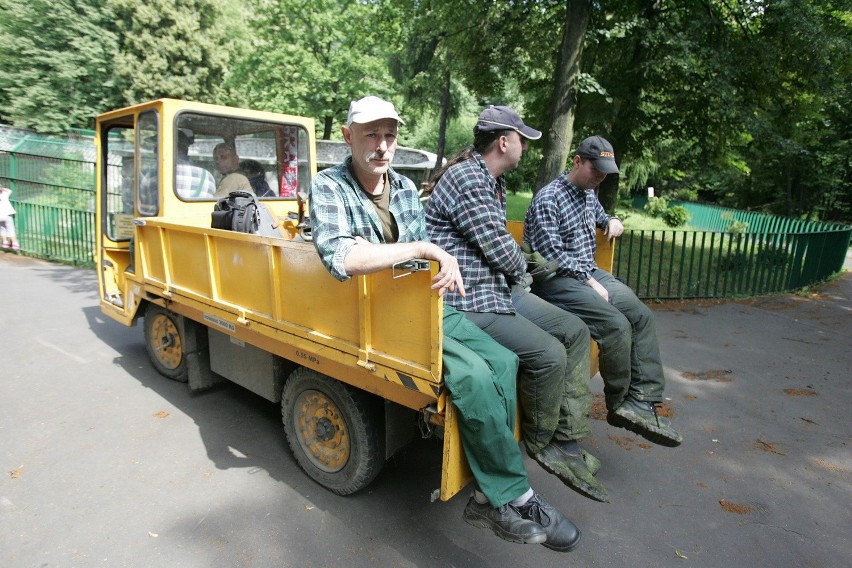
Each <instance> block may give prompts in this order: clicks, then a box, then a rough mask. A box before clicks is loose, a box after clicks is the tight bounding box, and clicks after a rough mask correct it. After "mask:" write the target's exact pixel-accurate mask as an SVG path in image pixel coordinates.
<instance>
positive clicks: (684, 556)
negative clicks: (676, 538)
mask: <svg viewBox="0 0 852 568" xmlns="http://www.w3.org/2000/svg"><path fill="white" fill-rule="evenodd" d="M675 556H677V557H678V558H687V556H686V555H685V554H684V553H683V552H681V551H680V550H678V549H677V548H675Z"/></svg>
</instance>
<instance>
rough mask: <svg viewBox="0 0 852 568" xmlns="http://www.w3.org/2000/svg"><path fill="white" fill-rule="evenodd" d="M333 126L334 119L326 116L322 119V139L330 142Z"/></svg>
mask: <svg viewBox="0 0 852 568" xmlns="http://www.w3.org/2000/svg"><path fill="white" fill-rule="evenodd" d="M333 125H334V117H333V116H331V115H328V116H326V117H324V119H323V129H322V139H323V140H331V127H332V126H333Z"/></svg>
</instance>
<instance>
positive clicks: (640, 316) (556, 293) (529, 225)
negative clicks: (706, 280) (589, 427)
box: [524, 136, 682, 447]
mask: <svg viewBox="0 0 852 568" xmlns="http://www.w3.org/2000/svg"><path fill="white" fill-rule="evenodd" d="M614 173H618V165H617V164H616V162H615V152H614V151H613V148H612V145H611V144H610V143H609V142H607V141H606V140H605V139H604V138H601V137H600V136H591V137H589V138H586V139H585V140H583V141H582V142H581V143H580V145H579V146H578V147H577V151H576V152H575V153H574V158H573V163H572V168H571V169H570V170H565V171H564V172H562V174H560V175H559V177H557V178H556V179H555V180H553V181H552V182H550V183H549V184H548V185H546V186H545V187H543V188H542V189H541V190H539V191H538V193H536V195H535V197H533V200H532V203H531V204H530V207H529V209H528V210H527V215H526V220H525V223H524V242H526V243H528V244H529V245H530V246H531V247H532V248H533V249H534V250H535V251H536V252H538V253H540V254H541V255H542V256H543V257H544V258H547V259H550V260H554V259H555V260H557V261H558V263H559V269H558V270H557V272H556V274H557V276H556V277H555V278H551V279H549V280H547V281H544V282H537V283H536V284H535V285H534V286H533V290H534V291H535V293H536V294H538V295H539V296H541V297H542V298H544V299H546V300H547V301H549V302H552V303H553V304H554V305H556V306H559V307H561V308H563V309H565V310H569V311H571V312H572V313H575V314H577V315H578V316H580V318H582V320H583V321H584V322H586V324H587V325H588V326H589V331H590V333H591V335H592V337H593V338H594V339H595V341H597V342H598V345H599V346H600V369H601V376H602V377H603V380H604V397H605V401H606V407H607V422H609V423H610V424H611V425H613V426H618V427H621V428H626V429H627V430H630V431H631V432H635V433H636V434H639V435H640V436H642V437H644V438H646V439H648V440H650V441H651V442H654V443H655V444H660V445H663V446H669V447H674V446H679V445H680V444H681V441H682V438H681V435H680V433H678V432H677V431H676V430H675V429H674V428H672V425H671V421H670V420H669V419H668V418H666V417H664V416H660V415H659V414H658V413H657V410H656V406H657V405H658V404H659V403H661V402H662V401H663V389H664V388H665V376H664V375H663V366H662V363H661V361H660V347H659V344H658V342H657V332H656V326H655V323H654V314H653V313H652V312H651V310H649V309H648V307H647V306H646V305H645V304H643V303H642V302H641V301H640V300H639V298H637V297H636V294H634V293H633V290H631V289H630V288H629V287H628V286H626V285H625V284H623V283H622V282H620V281H618V280H617V279H616V278H615V277H614V276H613V275H612V274H610V273H609V272H606V271H605V270H601V269H600V268H598V267H597V265H596V264H595V250H596V241H595V227H601V228H602V229H604V232H605V233H606V234H607V236H609V237H610V238H614V237H618V236H619V235H621V233H622V232H623V231H624V227H623V226H622V224H621V221H620V220H619V219H618V218H616V217H613V216H612V215H608V214H607V213H606V211H604V209H603V206H601V204H600V201H598V198H597V195H596V194H595V188H596V187H597V186H598V185H600V183H601V182H602V181H603V180H604V178H605V177H606V176H607V175H608V174H614Z"/></svg>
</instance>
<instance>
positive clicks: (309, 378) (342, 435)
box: [281, 368, 384, 495]
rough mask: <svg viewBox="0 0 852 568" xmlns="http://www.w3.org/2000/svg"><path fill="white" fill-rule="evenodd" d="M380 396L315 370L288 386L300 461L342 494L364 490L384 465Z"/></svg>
mask: <svg viewBox="0 0 852 568" xmlns="http://www.w3.org/2000/svg"><path fill="white" fill-rule="evenodd" d="M380 409H381V406H380V405H379V404H377V399H376V398H375V397H373V396H371V395H369V394H367V393H365V392H363V391H361V390H358V389H356V388H353V387H350V386H348V385H345V384H343V383H341V382H340V381H336V380H334V379H332V378H330V377H327V376H325V375H322V374H320V373H318V372H316V371H314V370H312V369H306V368H299V369H297V370H296V371H294V372H293V373H292V374H291V375H290V377H289V378H288V379H287V382H286V384H285V385H284V392H283V393H282V395H281V416H282V419H283V422H284V432H285V433H286V434H287V441H288V443H289V444H290V449H291V450H292V452H293V455H294V456H295V457H296V461H297V462H299V466H301V468H302V469H303V470H304V471H305V473H307V474H308V475H309V476H310V477H311V478H313V479H314V481H316V482H317V483H319V484H320V485H322V486H324V487H326V488H327V489H329V490H330V491H332V492H334V493H337V494H338V495H349V494H351V493H355V492H356V491H358V490H360V489H363V488H364V487H366V486H367V485H369V484H370V482H371V481H373V479H374V478H375V477H376V475H378V473H379V471H380V470H381V469H382V466H383V465H384V454H383V451H382V447H381V446H382V445H381V436H380V432H381V430H380V428H379V425H380V421H379V420H378V416H379V411H380Z"/></svg>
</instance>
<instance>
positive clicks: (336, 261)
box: [311, 156, 426, 281]
mask: <svg viewBox="0 0 852 568" xmlns="http://www.w3.org/2000/svg"><path fill="white" fill-rule="evenodd" d="M351 163H352V157H351V156H350V157H348V158H346V161H345V162H343V163H342V164H338V165H336V166H334V167H331V168H328V169H326V170H323V171H321V172H320V173H319V174H317V176H316V177H315V178H314V180H313V182H312V183H311V234H312V235H313V241H314V246H316V248H317V252H318V253H319V255H320V258H321V259H322V263H323V264H324V265H325V267H326V268H327V269H328V271H329V272H331V275H332V276H334V277H335V278H337V279H338V280H341V281H342V280H348V279H349V278H350V276H349V275H348V274H346V269H345V268H344V267H343V260H344V259H345V258H346V255H347V254H349V251H350V250H352V247H353V246H355V237H363V238H364V239H366V240H368V241H370V242H371V243H376V244H379V243H384V242H385V240H384V236H383V235H382V223H381V221H380V220H379V216H378V214H376V209H375V207H374V206H373V203H372V202H371V201H370V199H369V198H368V197H367V195H366V194H365V193H364V191H363V190H361V187H360V185H359V184H358V182H357V181H356V180H355V178H354V177H353V175H352V172H351V171H350V170H349V167H350V165H351ZM388 176H389V177H390V188H391V189H390V191H391V193H390V205H389V210H390V212H391V213H392V214H393V217H394V219H395V220H396V224H397V226H398V227H399V242H401V243H407V242H414V241H425V240H426V225H425V223H424V220H423V208H422V207H421V206H420V197H419V196H418V195H417V188H416V187H415V186H414V182H412V181H411V180H410V179H408V178H407V177H404V176H401V175H399V174H397V173H396V172H395V171H393V170H392V169H389V170H388Z"/></svg>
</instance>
